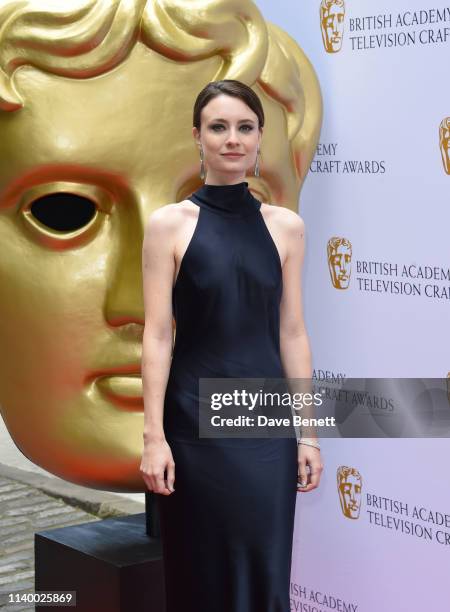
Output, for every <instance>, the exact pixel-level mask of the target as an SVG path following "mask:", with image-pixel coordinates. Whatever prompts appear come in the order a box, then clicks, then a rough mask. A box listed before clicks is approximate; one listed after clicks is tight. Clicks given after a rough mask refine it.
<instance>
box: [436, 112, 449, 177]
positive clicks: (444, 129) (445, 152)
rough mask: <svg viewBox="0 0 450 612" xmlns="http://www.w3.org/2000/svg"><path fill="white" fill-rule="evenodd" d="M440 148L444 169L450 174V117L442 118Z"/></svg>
mask: <svg viewBox="0 0 450 612" xmlns="http://www.w3.org/2000/svg"><path fill="white" fill-rule="evenodd" d="M439 148H440V150H441V155H442V163H443V164H444V170H445V172H446V173H447V174H450V117H445V119H442V121H441V124H440V126H439Z"/></svg>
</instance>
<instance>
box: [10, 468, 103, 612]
mask: <svg viewBox="0 0 450 612" xmlns="http://www.w3.org/2000/svg"><path fill="white" fill-rule="evenodd" d="M95 520H100V519H99V517H97V516H95V515H94V514H91V513H89V512H86V511H84V510H82V509H80V508H79V507H76V506H73V505H70V504H68V503H67V502H66V501H64V500H63V499H62V498H58V497H57V496H52V495H48V494H46V493H44V492H43V491H41V490H40V489H37V488H35V487H33V486H30V485H29V484H25V483H22V482H18V481H15V480H13V479H11V478H6V477H4V476H0V610H1V611H2V612H9V611H11V612H19V611H23V612H25V611H27V612H28V611H34V605H33V604H29V603H26V602H25V603H14V604H9V603H8V601H9V597H8V594H9V593H13V594H14V595H16V594H17V595H19V596H20V595H23V594H26V593H33V592H34V534H35V532H36V531H42V530H44V529H52V528H57V527H64V526H66V525H75V524H78V523H86V522H88V521H95ZM49 609H50V608H49ZM68 609H69V610H70V609H73V608H68Z"/></svg>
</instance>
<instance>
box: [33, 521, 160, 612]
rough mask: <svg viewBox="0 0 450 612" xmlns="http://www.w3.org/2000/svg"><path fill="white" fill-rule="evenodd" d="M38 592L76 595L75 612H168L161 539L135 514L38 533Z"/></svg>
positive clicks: (60, 608) (36, 552)
mask: <svg viewBox="0 0 450 612" xmlns="http://www.w3.org/2000/svg"><path fill="white" fill-rule="evenodd" d="M34 543H35V590H36V591H76V602H77V605H76V607H68V606H64V607H63V606H52V607H51V608H49V607H44V606H39V605H36V610H50V609H51V610H55V611H56V610H61V611H65V612H70V611H71V610H76V612H144V611H145V612H163V611H164V609H165V594H164V572H163V564H162V550H161V541H160V539H159V538H154V537H150V536H148V535H147V534H146V515H145V513H142V514H134V515H130V516H123V517H118V518H109V519H104V520H102V521H93V522H89V523H83V524H81V525H70V526H68V527H61V528H58V529H51V530H46V531H39V532H36V533H35V539H34Z"/></svg>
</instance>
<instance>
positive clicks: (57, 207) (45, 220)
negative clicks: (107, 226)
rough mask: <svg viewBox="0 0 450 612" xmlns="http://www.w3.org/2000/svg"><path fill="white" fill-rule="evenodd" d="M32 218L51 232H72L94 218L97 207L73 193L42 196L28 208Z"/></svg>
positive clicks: (90, 201) (87, 199)
mask: <svg viewBox="0 0 450 612" xmlns="http://www.w3.org/2000/svg"><path fill="white" fill-rule="evenodd" d="M29 210H30V212H31V213H32V215H33V217H35V219H37V221H39V222H40V223H42V224H43V225H45V226H47V227H48V228H50V229H52V230H56V231H59V232H72V231H76V230H79V229H80V228H82V227H84V226H85V225H87V224H88V223H89V222H90V221H92V219H93V218H94V217H95V214H96V211H97V207H96V205H95V204H94V202H93V201H92V200H90V199H89V198H86V197H84V196H80V195H76V194H73V193H64V192H59V193H50V194H46V195H43V196H41V197H39V198H37V199H36V200H34V202H33V203H32V204H31V206H30V207H29Z"/></svg>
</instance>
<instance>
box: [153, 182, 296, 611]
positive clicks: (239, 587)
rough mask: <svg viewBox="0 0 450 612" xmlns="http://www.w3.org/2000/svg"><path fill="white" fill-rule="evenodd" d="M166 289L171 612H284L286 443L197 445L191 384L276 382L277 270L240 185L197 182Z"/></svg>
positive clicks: (289, 513)
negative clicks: (170, 341) (172, 325)
mask: <svg viewBox="0 0 450 612" xmlns="http://www.w3.org/2000/svg"><path fill="white" fill-rule="evenodd" d="M189 199H190V200H191V201H192V202H194V203H195V204H197V205H198V206H199V211H198V219H197V224H196V227H195V230H194V233H193V235H192V238H191V240H190V242H189V245H188V247H187V250H186V252H185V254H184V256H183V259H182V262H181V265H180V269H179V273H178V276H177V278H176V281H175V285H174V288H173V313H174V317H175V321H176V334H175V344H174V349H173V356H172V363H171V368H170V373H169V379H168V383H167V389H166V395H165V402H164V431H165V436H166V439H167V441H168V443H169V445H170V447H171V450H172V454H173V457H174V461H175V483H174V488H175V492H174V493H172V494H171V495H169V496H164V495H156V498H157V503H158V509H159V516H160V524H161V538H162V546H163V555H164V570H165V587H166V601H167V608H166V611H167V612H289V610H290V603H289V584H290V571H291V554H292V537H293V529H294V515H295V502H296V493H297V443H296V439H295V437H294V436H292V437H284V438H280V437H268V438H262V439H261V438H240V439H238V438H236V439H230V440H227V439H214V438H203V437H199V431H198V418H199V416H198V415H199V408H198V398H199V396H198V393H199V378H201V377H204V378H227V377H249V378H251V377H271V378H282V377H283V376H284V373H283V368H282V364H281V358H280V342H279V332H280V319H279V305H280V299H281V294H282V286H283V284H282V269H281V262H280V257H279V255H278V251H277V248H276V246H275V243H274V241H273V239H272V237H271V234H270V232H269V230H268V228H267V226H266V224H265V221H264V219H263V216H262V214H261V211H260V208H261V202H259V200H257V199H256V198H255V197H254V196H253V195H252V194H251V192H250V190H249V189H248V183H247V182H246V181H244V182H241V183H237V184H232V185H207V184H205V185H203V186H202V187H200V188H199V189H198V190H197V191H196V192H194V193H193V194H192V195H191V196H190V198H189Z"/></svg>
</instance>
